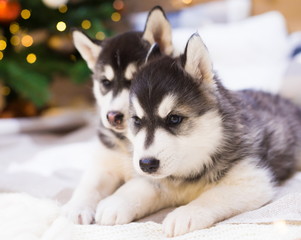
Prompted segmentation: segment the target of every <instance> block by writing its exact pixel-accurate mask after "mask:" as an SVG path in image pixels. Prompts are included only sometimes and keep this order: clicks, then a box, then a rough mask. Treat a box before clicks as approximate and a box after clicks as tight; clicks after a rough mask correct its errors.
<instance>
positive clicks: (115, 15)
mask: <svg viewBox="0 0 301 240" xmlns="http://www.w3.org/2000/svg"><path fill="white" fill-rule="evenodd" d="M111 19H112V21H113V22H119V21H120V19H121V15H120V13H118V12H114V13H113V14H112V16H111Z"/></svg>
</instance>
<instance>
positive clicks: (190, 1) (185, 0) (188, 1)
mask: <svg viewBox="0 0 301 240" xmlns="http://www.w3.org/2000/svg"><path fill="white" fill-rule="evenodd" d="M182 2H183V3H184V4H186V5H188V4H190V3H192V0H182Z"/></svg>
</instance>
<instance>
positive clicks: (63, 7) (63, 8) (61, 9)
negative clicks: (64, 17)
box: [58, 5, 68, 13]
mask: <svg viewBox="0 0 301 240" xmlns="http://www.w3.org/2000/svg"><path fill="white" fill-rule="evenodd" d="M58 10H59V12H60V13H66V12H67V11H68V7H67V6H66V5H61V6H60V7H59V9H58Z"/></svg>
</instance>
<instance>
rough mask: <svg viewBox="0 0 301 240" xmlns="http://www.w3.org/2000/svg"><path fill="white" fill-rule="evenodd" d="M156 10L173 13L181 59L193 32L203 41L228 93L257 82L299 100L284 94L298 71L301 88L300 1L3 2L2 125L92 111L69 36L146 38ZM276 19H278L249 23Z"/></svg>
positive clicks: (0, 58)
mask: <svg viewBox="0 0 301 240" xmlns="http://www.w3.org/2000/svg"><path fill="white" fill-rule="evenodd" d="M155 5H161V6H162V7H163V8H164V10H165V11H166V12H167V16H168V18H169V21H170V23H171V25H172V27H173V28H174V29H175V31H174V43H175V46H176V48H177V50H178V51H180V50H181V49H182V48H183V45H185V43H186V40H187V38H188V37H189V35H191V34H192V33H193V32H195V31H199V32H200V33H201V35H202V36H203V35H204V39H205V42H206V43H207V44H208V47H209V50H211V48H212V50H211V53H212V56H213V59H214V62H216V66H217V69H218V71H219V73H220V74H221V77H222V79H223V78H225V81H226V83H227V84H228V86H229V87H230V88H231V87H232V88H234V89H236V88H241V87H252V86H253V85H255V87H256V84H253V83H252V78H254V76H255V77H256V76H257V80H256V81H255V80H254V81H255V82H257V83H258V85H259V87H261V88H263V89H267V90H270V89H271V90H272V91H280V90H281V91H282V92H283V91H284V92H285V93H284V95H285V94H286V92H289V94H286V95H288V96H294V98H295V99H296V98H298V96H299V92H300V91H299V92H297V93H296V92H294V91H295V89H296V80H294V81H291V82H292V83H290V84H285V86H284V87H283V79H284V75H285V74H286V77H287V76H288V75H289V74H290V73H289V74H288V69H289V68H294V70H293V73H292V74H291V75H293V77H294V79H297V80H298V81H297V82H300V81H301V79H300V75H299V72H298V68H299V67H300V65H295V66H293V67H292V64H290V63H292V62H293V61H297V60H296V59H298V57H297V56H298V53H299V52H300V51H301V50H300V49H301V37H300V32H299V31H301V14H300V13H301V1H300V0H148V1H141V0H0V118H2V119H12V118H20V117H35V116H45V115H59V114H62V112H64V110H66V109H88V108H90V107H92V106H93V101H94V100H93V96H92V93H91V81H90V78H89V74H90V72H89V70H88V68H87V66H86V64H85V62H84V61H83V60H82V59H81V57H80V55H79V54H78V53H77V51H76V50H75V48H74V46H73V43H72V38H71V35H70V29H72V28H79V29H82V30H83V31H85V32H86V33H87V34H88V35H89V36H91V37H92V38H96V39H98V40H103V39H105V38H107V37H111V36H113V35H115V34H118V33H121V32H124V31H128V30H143V28H144V24H145V19H146V17H147V12H148V11H149V10H150V9H151V8H152V7H153V6H155ZM270 11H277V12H273V14H270V15H264V16H265V17H261V18H260V17H259V18H256V17H255V18H254V20H252V21H249V22H248V21H247V20H248V19H253V16H258V15H259V16H262V14H264V13H266V12H270ZM258 53H259V54H261V55H258ZM256 54H257V55H256ZM264 54H266V55H264ZM299 55H300V54H299ZM250 56H251V57H250ZM234 58H236V59H237V61H234V60H233V59H234ZM299 59H300V57H299ZM276 60H277V62H275V61H276ZM268 62H269V63H270V64H268ZM242 63H244V65H242ZM254 63H257V66H256V67H257V68H252V66H254ZM238 64H240V65H238ZM265 64H267V65H266V66H265ZM296 66H297V67H296ZM263 68H264V69H265V70H264V69H263ZM296 69H297V70H296ZM280 70H281V71H280ZM254 71H257V72H256V73H254ZM252 74H253V75H252ZM233 76H234V77H233ZM235 76H237V77H236V78H235ZM242 78H243V79H244V80H242ZM272 78H273V79H274V80H271V79H272ZM229 79H230V80H229ZM262 79H266V80H262ZM271 81H274V82H277V84H274V85H273V86H272V87H270V85H271ZM285 81H286V83H288V81H289V80H285ZM241 82H248V83H251V84H249V85H248V84H243V85H241ZM227 84H226V85H227ZM276 85H277V86H276ZM288 85H289V86H292V87H289V90H287V89H286V88H287V87H286V86H288ZM279 86H281V89H280V87H279ZM295 95H296V96H295ZM300 95H301V94H300ZM80 122H81V121H80ZM2 126H4V125H2ZM0 128H1V125H0Z"/></svg>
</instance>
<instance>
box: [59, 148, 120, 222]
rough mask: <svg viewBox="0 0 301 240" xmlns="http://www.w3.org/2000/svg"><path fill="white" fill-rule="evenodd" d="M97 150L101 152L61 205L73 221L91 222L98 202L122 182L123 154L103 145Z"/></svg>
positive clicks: (65, 213)
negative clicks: (63, 204)
mask: <svg viewBox="0 0 301 240" xmlns="http://www.w3.org/2000/svg"><path fill="white" fill-rule="evenodd" d="M99 150H100V151H101V154H100V155H98V156H95V159H93V162H92V164H91V165H90V166H89V167H88V168H87V170H86V171H85V172H84V174H83V176H82V179H81V181H80V183H79V185H78V187H77V188H76V189H75V191H74V193H73V195H72V198H71V199H70V201H69V202H68V203H67V204H66V205H65V206H64V207H63V214H64V215H65V216H67V217H68V218H69V219H70V220H71V221H73V222H74V223H80V224H90V223H92V222H93V220H94V215H95V209H96V206H97V204H98V202H99V201H100V200H101V199H103V198H105V197H107V196H109V195H110V194H112V193H113V192H114V191H115V190H116V189H117V188H118V187H119V186H120V185H121V184H122V181H123V176H122V170H121V168H122V167H121V165H122V163H121V162H122V161H123V160H124V159H123V158H124V156H121V154H118V153H116V152H113V151H112V150H110V149H107V148H105V147H103V148H101V149H99Z"/></svg>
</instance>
